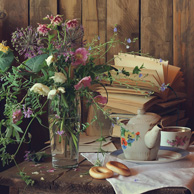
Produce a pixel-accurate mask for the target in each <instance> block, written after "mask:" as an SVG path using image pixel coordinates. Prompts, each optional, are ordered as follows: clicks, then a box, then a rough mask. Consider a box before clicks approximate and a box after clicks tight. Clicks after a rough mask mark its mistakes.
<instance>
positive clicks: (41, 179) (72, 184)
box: [0, 155, 190, 194]
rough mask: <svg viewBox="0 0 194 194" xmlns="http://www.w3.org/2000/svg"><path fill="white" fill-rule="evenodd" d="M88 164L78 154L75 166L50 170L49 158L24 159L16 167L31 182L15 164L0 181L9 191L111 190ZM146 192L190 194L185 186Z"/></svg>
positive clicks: (94, 193) (76, 193)
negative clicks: (94, 176) (37, 160)
mask: <svg viewBox="0 0 194 194" xmlns="http://www.w3.org/2000/svg"><path fill="white" fill-rule="evenodd" d="M91 166H92V164H91V163H90V162H88V161H87V160H86V159H85V158H84V157H82V156H81V155H80V157H79V167H78V169H56V170H53V167H52V164H51V158H47V160H46V161H44V163H40V164H37V165H35V164H34V163H32V162H26V161H25V162H22V163H21V164H19V167H20V169H21V170H22V169H24V171H25V172H26V173H27V175H30V176H31V178H32V179H33V180H34V181H35V183H34V186H26V184H25V183H24V181H23V180H21V178H20V176H19V175H18V169H17V168H16V167H12V168H10V169H8V170H5V171H3V172H1V173H0V185H5V186H7V187H9V194H56V193H57V194H106V193H107V194H114V193H115V192H114V190H113V188H112V186H111V185H110V183H109V182H108V181H106V180H95V179H93V178H91V177H90V175H89V174H88V171H89V169H90V168H91ZM0 194H4V193H2V192H0ZM146 194H190V191H189V190H187V189H185V188H163V189H157V190H154V191H149V192H146Z"/></svg>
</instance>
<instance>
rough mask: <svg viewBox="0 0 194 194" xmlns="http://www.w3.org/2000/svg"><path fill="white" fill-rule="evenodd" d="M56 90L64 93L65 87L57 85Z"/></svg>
mask: <svg viewBox="0 0 194 194" xmlns="http://www.w3.org/2000/svg"><path fill="white" fill-rule="evenodd" d="M57 90H58V91H59V92H61V93H65V88H64V87H59V88H58V89H57Z"/></svg>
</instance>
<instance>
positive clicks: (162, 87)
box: [160, 83, 167, 92]
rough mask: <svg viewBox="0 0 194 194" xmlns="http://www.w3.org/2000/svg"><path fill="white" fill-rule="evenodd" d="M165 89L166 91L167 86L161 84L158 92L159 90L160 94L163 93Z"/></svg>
mask: <svg viewBox="0 0 194 194" xmlns="http://www.w3.org/2000/svg"><path fill="white" fill-rule="evenodd" d="M166 89H167V85H165V83H163V84H162V85H161V87H160V90H161V91H162V92H164V91H165V90H166Z"/></svg>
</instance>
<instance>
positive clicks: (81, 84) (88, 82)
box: [74, 76, 92, 90]
mask: <svg viewBox="0 0 194 194" xmlns="http://www.w3.org/2000/svg"><path fill="white" fill-rule="evenodd" d="M91 81H92V79H91V77H90V76H88V77H84V78H82V79H81V80H80V81H79V82H78V84H76V85H74V88H75V89H76V90H79V89H80V88H82V87H84V88H85V87H89V86H90V85H91Z"/></svg>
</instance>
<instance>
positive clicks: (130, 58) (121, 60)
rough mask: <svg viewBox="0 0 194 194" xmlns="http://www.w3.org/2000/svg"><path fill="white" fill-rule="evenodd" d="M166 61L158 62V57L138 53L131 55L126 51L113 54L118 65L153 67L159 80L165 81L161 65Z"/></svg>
mask: <svg viewBox="0 0 194 194" xmlns="http://www.w3.org/2000/svg"><path fill="white" fill-rule="evenodd" d="M167 64H168V61H162V62H160V60H159V59H154V58H149V57H143V56H138V55H131V54H126V53H119V54H118V55H117V56H116V55H115V65H119V66H127V67H135V66H138V67H140V66H141V65H144V67H145V68H146V69H153V70H156V71H157V72H158V75H159V77H160V82H161V83H164V82H165V76H164V72H163V65H167Z"/></svg>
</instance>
